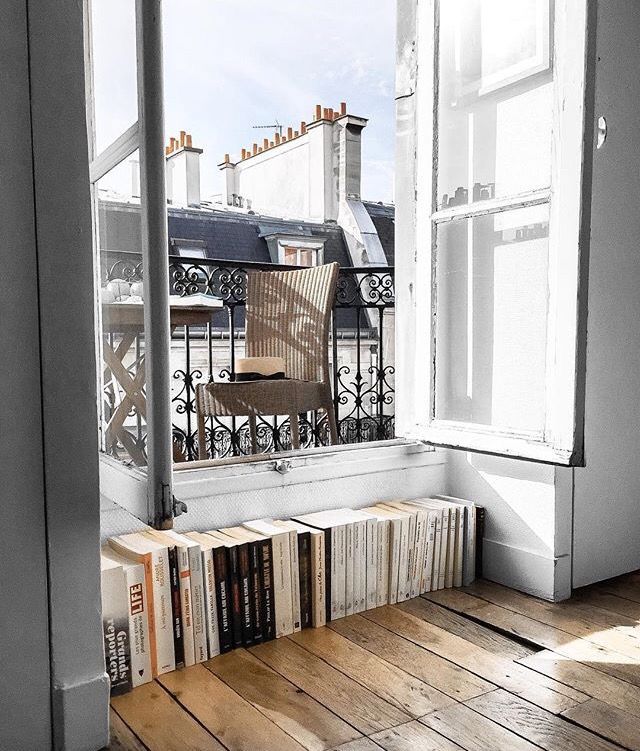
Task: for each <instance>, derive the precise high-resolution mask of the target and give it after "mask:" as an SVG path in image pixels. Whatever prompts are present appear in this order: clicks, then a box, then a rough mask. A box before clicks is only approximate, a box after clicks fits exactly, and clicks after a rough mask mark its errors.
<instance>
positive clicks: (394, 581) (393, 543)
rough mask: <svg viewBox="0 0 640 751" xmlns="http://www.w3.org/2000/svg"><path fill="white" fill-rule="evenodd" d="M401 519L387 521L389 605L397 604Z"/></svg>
mask: <svg viewBox="0 0 640 751" xmlns="http://www.w3.org/2000/svg"><path fill="white" fill-rule="evenodd" d="M401 541H402V519H390V520H389V544H390V555H389V605H394V604H395V603H396V602H398V575H399V571H400V548H401Z"/></svg>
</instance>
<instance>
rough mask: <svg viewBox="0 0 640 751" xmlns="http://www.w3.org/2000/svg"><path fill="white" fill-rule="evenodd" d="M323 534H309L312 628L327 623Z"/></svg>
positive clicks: (324, 534)
mask: <svg viewBox="0 0 640 751" xmlns="http://www.w3.org/2000/svg"><path fill="white" fill-rule="evenodd" d="M325 536H326V533H325V532H320V533H319V534H314V535H311V545H312V558H311V576H312V580H313V587H312V590H311V593H312V594H311V613H312V618H313V626H314V628H319V627H320V626H324V625H325V624H326V623H327V603H326V600H327V598H326V592H327V590H326V573H325V572H326V568H325V542H324V541H325Z"/></svg>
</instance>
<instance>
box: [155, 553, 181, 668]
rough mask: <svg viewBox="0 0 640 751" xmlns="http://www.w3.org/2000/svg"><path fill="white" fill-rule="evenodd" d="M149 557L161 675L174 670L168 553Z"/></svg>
mask: <svg viewBox="0 0 640 751" xmlns="http://www.w3.org/2000/svg"><path fill="white" fill-rule="evenodd" d="M151 556H152V566H153V604H154V610H155V613H154V615H155V633H156V645H157V648H158V673H159V674H160V675H162V674H163V673H170V672H171V671H172V670H175V669H176V659H175V649H174V642H173V617H172V610H171V580H170V572H169V551H168V550H167V548H164V549H162V550H157V551H154V552H153V553H152V554H151Z"/></svg>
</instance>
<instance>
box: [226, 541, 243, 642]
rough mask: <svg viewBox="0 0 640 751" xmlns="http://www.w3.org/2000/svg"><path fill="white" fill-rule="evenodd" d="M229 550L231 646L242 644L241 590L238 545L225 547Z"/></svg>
mask: <svg viewBox="0 0 640 751" xmlns="http://www.w3.org/2000/svg"><path fill="white" fill-rule="evenodd" d="M227 550H228V551H229V593H230V596H231V633H232V634H233V646H234V647H241V646H242V615H243V607H242V592H241V583H240V561H239V560H238V546H237V545H234V546H233V547H229V548H227Z"/></svg>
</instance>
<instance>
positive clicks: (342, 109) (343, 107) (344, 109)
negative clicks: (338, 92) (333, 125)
mask: <svg viewBox="0 0 640 751" xmlns="http://www.w3.org/2000/svg"><path fill="white" fill-rule="evenodd" d="M346 114H347V103H346V102H341V103H340V116H341V117H344V116H345V115H346Z"/></svg>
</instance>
